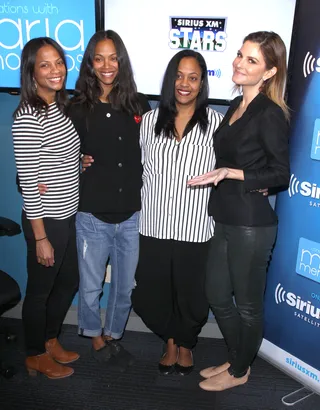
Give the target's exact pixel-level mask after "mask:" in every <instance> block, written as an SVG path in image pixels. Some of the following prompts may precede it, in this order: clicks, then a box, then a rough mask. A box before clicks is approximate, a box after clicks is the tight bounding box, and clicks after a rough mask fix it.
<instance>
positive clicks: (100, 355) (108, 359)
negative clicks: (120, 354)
mask: <svg viewBox="0 0 320 410" xmlns="http://www.w3.org/2000/svg"><path fill="white" fill-rule="evenodd" d="M91 355H92V357H93V358H94V359H95V360H96V361H97V362H99V363H101V364H104V365H106V366H107V367H108V368H110V369H113V370H116V371H118V372H124V371H125V370H126V368H127V365H125V363H122V362H120V361H119V360H117V358H116V357H115V356H114V355H113V353H112V348H111V346H110V345H109V344H107V343H106V345H105V346H104V347H102V348H101V349H99V350H95V349H94V348H93V347H92V349H91Z"/></svg>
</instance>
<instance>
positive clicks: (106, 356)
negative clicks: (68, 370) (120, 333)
mask: <svg viewBox="0 0 320 410" xmlns="http://www.w3.org/2000/svg"><path fill="white" fill-rule="evenodd" d="M91 356H92V357H93V358H94V359H95V360H96V361H97V362H99V363H106V362H108V361H109V360H110V358H111V356H112V353H111V348H110V346H107V345H105V346H103V347H101V349H99V350H96V349H94V348H93V347H92V348H91Z"/></svg>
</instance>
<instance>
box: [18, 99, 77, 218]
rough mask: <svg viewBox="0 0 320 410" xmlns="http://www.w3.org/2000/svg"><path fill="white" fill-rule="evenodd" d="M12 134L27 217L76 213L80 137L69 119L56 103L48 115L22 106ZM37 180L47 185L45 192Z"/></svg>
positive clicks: (50, 106) (52, 216)
mask: <svg viewBox="0 0 320 410" xmlns="http://www.w3.org/2000/svg"><path fill="white" fill-rule="evenodd" d="M12 134H13V143H14V154H15V159H16V165H17V170H18V176H19V181H20V186H21V189H22V196H23V201H24V206H23V208H24V210H25V211H26V214H27V218H28V219H38V218H45V217H49V218H54V219H65V218H68V217H69V216H71V215H73V214H74V213H76V211H77V208H78V201H79V152H80V140H79V137H78V134H77V132H76V131H75V129H74V126H73V124H72V122H71V121H70V119H69V118H67V117H66V116H65V115H64V114H63V113H62V112H61V111H60V110H59V109H58V107H57V105H56V103H52V104H50V105H49V109H48V112H47V114H45V112H44V111H43V112H40V113H39V112H38V111H35V109H34V108H32V107H30V106H25V107H24V108H22V109H20V111H19V112H18V114H17V116H16V119H15V121H14V123H13V126H12ZM39 183H43V184H46V185H47V186H48V191H47V192H46V193H45V194H44V195H40V193H39V189H38V184H39Z"/></svg>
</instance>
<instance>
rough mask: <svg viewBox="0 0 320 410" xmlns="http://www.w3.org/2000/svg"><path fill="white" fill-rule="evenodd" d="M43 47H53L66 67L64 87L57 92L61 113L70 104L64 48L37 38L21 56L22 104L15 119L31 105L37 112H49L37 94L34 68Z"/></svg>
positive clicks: (28, 43)
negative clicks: (22, 110)
mask: <svg viewBox="0 0 320 410" xmlns="http://www.w3.org/2000/svg"><path fill="white" fill-rule="evenodd" d="M43 46H52V47H53V48H54V49H55V50H56V51H57V52H58V54H59V56H60V58H61V59H62V61H63V63H64V65H65V67H66V76H65V81H64V84H63V87H62V88H61V90H59V91H57V92H56V96H55V101H56V103H57V105H58V107H59V109H60V111H62V112H65V110H66V106H67V104H68V94H67V92H66V89H65V84H66V81H67V64H66V58H65V55H64V52H63V49H62V47H61V46H60V45H59V44H58V43H57V42H56V41H55V40H53V39H52V38H50V37H37V38H33V39H32V40H30V41H28V42H27V43H26V44H25V46H24V48H23V50H22V54H21V68H20V87H21V95H20V103H19V105H18V108H17V109H16V110H15V112H14V113H13V116H14V117H15V116H16V115H17V113H18V111H19V110H20V108H21V107H24V106H25V105H30V106H31V107H33V108H34V109H35V110H37V111H41V110H43V109H44V110H45V111H47V110H48V103H47V102H46V101H45V100H44V99H43V98H41V97H40V96H39V95H38V94H37V89H36V87H35V84H34V66H35V62H36V56H37V53H38V51H39V50H40V48H41V47H43Z"/></svg>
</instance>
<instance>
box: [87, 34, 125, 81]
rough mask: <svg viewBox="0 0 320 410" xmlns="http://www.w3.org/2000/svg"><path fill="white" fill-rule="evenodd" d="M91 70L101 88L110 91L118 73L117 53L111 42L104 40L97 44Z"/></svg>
mask: <svg viewBox="0 0 320 410" xmlns="http://www.w3.org/2000/svg"><path fill="white" fill-rule="evenodd" d="M93 70H94V73H95V75H96V76H97V78H98V80H99V82H100V84H101V86H102V88H109V89H111V88H112V86H113V83H114V80H115V79H116V77H117V75H118V72H119V65H118V57H117V51H116V48H115V46H114V43H113V41H112V40H110V39H105V40H101V41H99V42H98V43H97V45H96V48H95V53H94V58H93Z"/></svg>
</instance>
